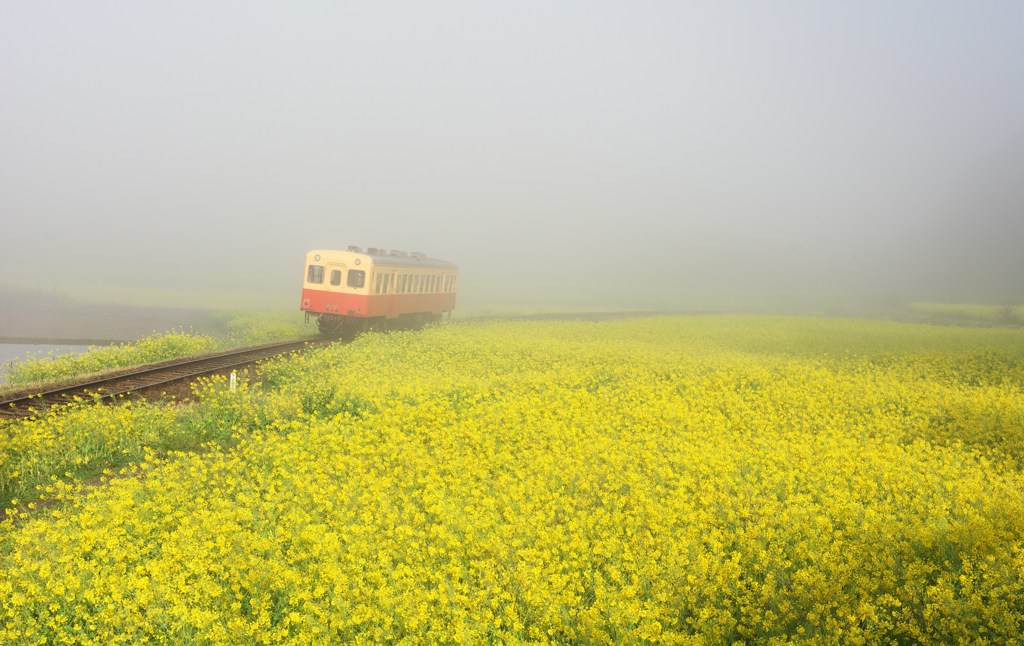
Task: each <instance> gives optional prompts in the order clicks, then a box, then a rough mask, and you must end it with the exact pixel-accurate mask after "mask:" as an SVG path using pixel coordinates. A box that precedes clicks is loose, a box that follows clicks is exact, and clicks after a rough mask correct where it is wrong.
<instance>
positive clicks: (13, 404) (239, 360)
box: [0, 339, 328, 418]
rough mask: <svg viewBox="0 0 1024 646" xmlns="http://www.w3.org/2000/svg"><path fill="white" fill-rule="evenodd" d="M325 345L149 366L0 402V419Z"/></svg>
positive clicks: (278, 346) (253, 349) (270, 347)
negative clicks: (79, 399)
mask: <svg viewBox="0 0 1024 646" xmlns="http://www.w3.org/2000/svg"><path fill="white" fill-rule="evenodd" d="M326 342H328V341H326V340H321V339H303V340H300V341H284V342H278V343H266V344H263V345H257V346H249V347H246V348H237V349H234V350H226V351H224V352H218V353H215V354H209V355H205V356H202V357H193V358H186V359H180V360H172V361H170V362H165V363H160V364H158V365H149V366H145V367H142V368H140V369H138V370H133V371H131V372H126V373H120V374H117V375H111V376H109V377H102V378H100V379H95V380H92V381H88V382H85V383H79V384H74V385H72V386H65V387H62V388H56V389H53V390H47V391H43V392H39V393H32V394H30V395H25V396H20V397H15V398H13V399H8V400H5V401H0V418H2V417H8V418H15V417H22V418H23V417H32V416H35V415H36V414H37V413H38V412H40V411H42V410H45V409H47V408H49V407H51V406H54V405H60V404H67V403H71V402H73V401H74V400H75V399H74V398H75V397H82V396H87V397H89V398H91V399H94V400H100V401H102V400H107V399H112V398H114V397H118V396H120V395H126V394H128V393H139V392H142V391H144V390H149V389H151V388H156V387H158V386H164V385H167V384H170V383H174V382H179V381H182V380H185V379H192V378H195V377H201V376H204V375H208V374H212V373H216V372H220V371H222V370H228V369H231V368H238V367H241V366H245V365H248V364H251V363H253V362H256V361H260V360H262V359H269V358H270V357H275V356H278V355H282V354H286V353H288V352H292V351H294V350H301V349H303V348H305V347H306V346H309V345H323V344H324V343H326Z"/></svg>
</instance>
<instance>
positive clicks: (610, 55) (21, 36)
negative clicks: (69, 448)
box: [0, 2, 1024, 309]
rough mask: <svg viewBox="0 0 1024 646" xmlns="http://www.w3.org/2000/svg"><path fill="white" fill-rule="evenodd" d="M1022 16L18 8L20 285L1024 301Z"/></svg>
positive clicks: (6, 104) (929, 7)
mask: <svg viewBox="0 0 1024 646" xmlns="http://www.w3.org/2000/svg"><path fill="white" fill-rule="evenodd" d="M1022 29H1024V5H1020V4H1018V3H1012V2H992V3H984V4H981V5H960V4H955V3H949V4H938V5H937V4H934V3H923V2H920V3H913V2H912V3H901V4H898V5H892V4H890V3H881V2H872V3H867V4H858V5H856V6H853V5H850V6H826V5H820V4H817V3H809V2H808V3H804V2H800V3H794V4H787V5H785V6H781V7H780V6H774V7H769V6H764V5H760V4H755V3H745V2H736V3H715V4H685V5H677V4H675V3H663V2H649V3H642V4H629V5H627V4H615V3H598V4H590V3H588V4H584V3H576V2H572V3H564V4H558V5H555V6H551V5H547V4H541V3H524V4H517V5H515V6H502V5H477V4H472V3H448V2H443V3H436V4H430V5H418V4H412V3H394V4H345V5H335V4H331V3H318V2H304V3H297V4H291V5H288V6H287V7H285V6H283V5H276V4H271V3H256V4H252V5H246V6H245V7H244V9H242V8H239V7H236V6H234V5H227V4H220V3H214V4H202V5H200V4H191V3H185V4H177V5H174V6H173V7H172V6H159V5H155V6H150V5H131V4H121V3H116V2H98V3H89V4H88V5H78V4H72V3H64V4H59V5H19V6H12V7H10V8H9V9H8V11H7V15H6V16H5V20H4V21H3V23H2V24H0V55H2V57H3V59H4V60H5V61H6V63H5V65H4V66H2V67H0V83H2V84H3V87H4V88H5V90H6V92H5V100H4V101H3V102H0V141H2V142H3V145H2V146H0V213H2V214H3V220H4V224H5V226H4V244H3V252H2V253H0V286H3V287H5V288H9V289H43V290H53V291H56V292H60V293H64V294H68V295H70V296H71V297H81V296H83V295H87V294H89V293H90V292H92V293H95V292H97V291H99V292H102V293H104V294H111V295H113V296H112V297H116V295H117V294H118V293H122V294H124V295H125V298H127V299H129V300H130V299H131V297H132V295H133V294H137V293H138V292H139V290H146V289H149V288H152V289H154V290H168V291H174V292H178V293H181V294H183V295H184V296H183V298H186V299H187V295H188V294H190V293H193V292H194V293H195V294H196V295H197V301H199V300H201V298H200V297H201V295H202V294H203V293H205V292H209V291H213V292H223V291H237V292H238V293H240V294H245V293H253V294H256V293H266V294H270V295H272V296H271V298H272V300H274V302H277V300H280V301H281V302H282V303H284V304H287V303H290V302H291V301H295V300H296V299H297V298H298V296H297V294H298V291H299V286H300V282H301V278H302V262H303V255H304V253H305V252H306V251H307V250H309V249H313V248H345V247H346V246H348V245H350V244H352V245H358V246H361V247H371V246H375V247H381V248H385V249H404V250H410V251H412V250H415V251H422V252H424V253H427V254H428V255H430V256H432V257H436V258H441V259H444V260H448V261H450V262H453V263H455V264H457V265H458V266H459V267H460V274H461V279H460V296H459V302H460V303H485V304H495V303H501V302H504V301H507V302H514V303H521V302H535V303H538V304H545V305H549V304H557V303H565V304H567V305H571V306H575V305H580V304H593V305H604V306H608V307H612V306H615V305H622V306H628V307H657V306H663V307H665V308H667V309H675V308H682V309H685V308H687V307H694V306H700V304H701V302H702V299H703V301H706V302H710V301H714V300H718V301H730V302H731V301H735V302H737V303H742V302H744V301H745V302H750V303H754V304H763V303H766V302H768V303H770V302H779V303H782V302H800V303H809V304H813V303H816V302H828V301H831V302H835V301H842V300H844V299H860V300H865V301H866V300H876V301H877V300H886V299H890V300H915V299H920V300H949V301H962V302H993V303H1004V302H1005V303H1021V302H1024V280H1022V276H1024V253H1021V246H1022V241H1024V41H1022V40H1021V39H1020V37H1019V35H1020V33H1022Z"/></svg>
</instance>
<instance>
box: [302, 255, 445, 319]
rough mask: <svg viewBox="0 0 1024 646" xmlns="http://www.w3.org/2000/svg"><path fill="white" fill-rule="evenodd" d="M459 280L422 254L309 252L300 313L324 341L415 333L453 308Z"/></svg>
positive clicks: (443, 263) (439, 262)
mask: <svg viewBox="0 0 1024 646" xmlns="http://www.w3.org/2000/svg"><path fill="white" fill-rule="evenodd" d="M458 279H459V268H458V267H456V266H455V265H453V264H452V263H450V262H445V261H444V260H437V259H434V258H427V257H426V256H425V255H424V254H421V253H416V252H405V251H385V250H383V249H374V248H372V247H371V248H369V249H366V250H365V251H363V250H362V249H361V248H359V247H349V248H348V249H347V250H345V251H336V250H329V249H314V250H313V251H310V252H309V253H307V254H306V272H305V280H304V282H303V284H302V303H301V305H300V309H301V310H302V311H303V312H305V313H306V320H307V321H308V320H309V319H310V318H315V319H316V322H317V326H318V327H319V328H320V332H321V333H322V334H325V335H344V334H355V333H357V332H363V331H367V330H378V329H417V328H420V327H422V326H423V325H425V324H426V323H430V322H432V321H439V320H441V317H442V316H443V315H444V314H445V313H446V312H451V311H452V309H454V308H455V291H456V288H457V287H458Z"/></svg>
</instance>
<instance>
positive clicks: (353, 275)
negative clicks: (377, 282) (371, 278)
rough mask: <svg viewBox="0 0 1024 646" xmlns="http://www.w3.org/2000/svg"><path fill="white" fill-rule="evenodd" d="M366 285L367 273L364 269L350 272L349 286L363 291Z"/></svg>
mask: <svg viewBox="0 0 1024 646" xmlns="http://www.w3.org/2000/svg"><path fill="white" fill-rule="evenodd" d="M365 285H366V272H365V271H363V270H362V269H349V270H348V286H349V287H354V288H356V289H362V288H363V287H364V286H365Z"/></svg>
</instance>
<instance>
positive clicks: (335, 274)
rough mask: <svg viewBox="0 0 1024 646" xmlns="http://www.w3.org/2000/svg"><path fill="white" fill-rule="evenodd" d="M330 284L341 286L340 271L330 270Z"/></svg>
mask: <svg viewBox="0 0 1024 646" xmlns="http://www.w3.org/2000/svg"><path fill="white" fill-rule="evenodd" d="M331 284H332V285H340V284H341V270H340V269H332V270H331Z"/></svg>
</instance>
